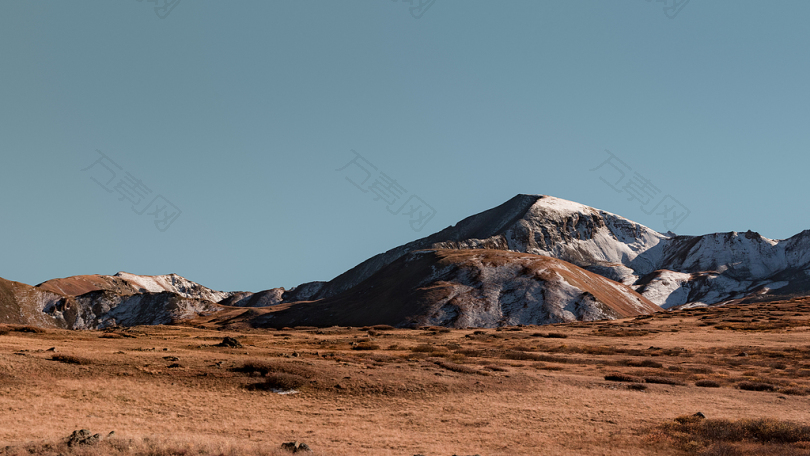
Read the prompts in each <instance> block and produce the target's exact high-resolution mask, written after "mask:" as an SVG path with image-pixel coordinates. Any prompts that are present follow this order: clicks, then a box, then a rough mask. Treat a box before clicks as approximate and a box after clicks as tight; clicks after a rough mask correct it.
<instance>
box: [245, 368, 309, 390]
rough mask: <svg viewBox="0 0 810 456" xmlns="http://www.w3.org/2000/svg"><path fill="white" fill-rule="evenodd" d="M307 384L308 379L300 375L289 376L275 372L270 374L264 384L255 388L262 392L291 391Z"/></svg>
mask: <svg viewBox="0 0 810 456" xmlns="http://www.w3.org/2000/svg"><path fill="white" fill-rule="evenodd" d="M306 384H307V379H305V378H304V377H302V376H300V375H295V374H288V373H286V372H274V373H271V374H269V375H268V376H267V377H266V378H265V379H264V382H263V383H259V384H257V385H254V388H256V389H261V390H283V391H289V390H294V389H297V388H301V387H302V386H304V385H306Z"/></svg>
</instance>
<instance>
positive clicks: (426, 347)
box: [411, 344, 447, 353]
mask: <svg viewBox="0 0 810 456" xmlns="http://www.w3.org/2000/svg"><path fill="white" fill-rule="evenodd" d="M411 351H412V352H414V353H441V352H446V351H447V348H445V347H439V346H436V345H430V344H420V345H417V346H416V347H411Z"/></svg>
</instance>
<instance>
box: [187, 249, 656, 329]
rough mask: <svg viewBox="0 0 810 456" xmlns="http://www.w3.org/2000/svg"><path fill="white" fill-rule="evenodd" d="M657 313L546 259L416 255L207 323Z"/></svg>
mask: <svg viewBox="0 0 810 456" xmlns="http://www.w3.org/2000/svg"><path fill="white" fill-rule="evenodd" d="M660 310H661V308H660V307H658V306H656V305H655V304H653V303H651V302H650V301H648V300H647V299H645V298H643V297H642V296H640V295H639V294H637V293H636V292H635V291H633V290H632V289H631V288H630V287H628V286H626V285H623V284H619V283H616V282H614V281H612V280H609V279H606V278H605V277H602V276H600V275H597V274H594V273H591V272H588V271H586V270H584V269H581V268H579V267H577V266H574V265H572V264H570V263H567V262H565V261H562V260H558V259H556V258H551V257H547V256H538V255H532V254H523V253H517V252H508V251H503V250H483V249H479V250H467V249H465V250H458V249H443V250H419V251H414V252H410V253H408V254H406V255H404V256H403V257H401V258H399V259H397V260H396V261H394V262H392V263H391V264H389V265H387V266H385V267H383V268H382V269H380V270H379V271H377V272H376V273H374V274H372V276H371V277H369V278H368V279H366V280H364V281H362V282H361V283H360V284H358V285H357V286H355V287H353V288H352V289H350V290H347V291H345V292H343V293H339V294H338V295H336V296H334V297H331V298H324V299H320V300H316V301H307V302H296V303H291V304H286V305H285V304H282V305H277V306H274V307H271V308H264V309H261V310H257V309H251V310H248V311H244V310H242V311H239V310H237V309H231V312H226V313H222V314H214V315H213V316H211V317H210V318H203V319H198V320H196V321H197V322H202V321H204V322H205V323H209V324H210V323H222V324H227V325H236V326H239V325H248V326H254V327H268V326H269V327H277V328H282V327H285V326H296V325H305V326H306V325H310V326H330V325H344V326H363V325H373V324H389V325H393V326H400V327H401V326H423V325H436V326H447V327H456V328H464V327H480V328H492V327H498V326H503V325H518V324H532V325H542V324H549V323H561V322H569V321H577V320H579V321H593V320H603V319H616V318H625V317H630V316H635V315H640V314H650V313H653V312H656V311H660Z"/></svg>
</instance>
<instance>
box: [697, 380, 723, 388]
mask: <svg viewBox="0 0 810 456" xmlns="http://www.w3.org/2000/svg"><path fill="white" fill-rule="evenodd" d="M695 386H699V387H701V388H720V382H717V381H714V380H698V381H696V382H695Z"/></svg>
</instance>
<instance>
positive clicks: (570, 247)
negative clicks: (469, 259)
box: [283, 195, 810, 308]
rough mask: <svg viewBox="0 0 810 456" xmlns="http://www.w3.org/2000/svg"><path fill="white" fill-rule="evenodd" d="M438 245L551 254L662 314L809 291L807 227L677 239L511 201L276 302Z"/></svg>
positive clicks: (336, 285)
mask: <svg viewBox="0 0 810 456" xmlns="http://www.w3.org/2000/svg"><path fill="white" fill-rule="evenodd" d="M437 248H439V249H441V248H452V249H500V250H511V251H515V252H523V253H531V254H535V255H543V256H551V257H554V258H558V259H561V260H565V261H568V262H570V263H573V264H575V265H577V266H580V267H583V268H585V269H588V270H589V271H591V272H594V273H597V274H600V275H602V276H604V277H607V278H610V279H613V280H615V281H618V282H622V283H624V284H627V285H630V286H633V287H634V288H636V289H637V290H638V291H639V292H640V293H641V294H642V295H643V296H645V297H646V298H648V299H649V300H650V301H652V302H653V303H655V304H657V305H660V306H662V307H665V308H669V307H674V306H680V305H703V304H709V305H711V304H718V303H722V302H727V301H732V300H736V301H739V300H761V299H770V298H776V297H778V298H784V297H791V296H796V295H802V294H810V230H809V231H804V232H802V233H799V234H797V235H796V236H793V237H791V238H790V239H785V240H779V241H777V240H772V239H767V238H764V237H762V236H760V235H759V234H757V233H753V232H750V231H749V232H747V233H737V232H730V233H716V234H708V235H703V236H677V235H675V234H673V233H667V234H662V233H658V232H656V231H655V230H652V229H650V228H647V227H646V226H644V225H641V224H638V223H635V222H633V221H631V220H628V219H626V218H624V217H621V216H619V215H616V214H612V213H610V212H607V211H603V210H599V209H594V208H592V207H588V206H585V205H582V204H579V203H575V202H571V201H566V200H562V199H559V198H554V197H551V196H543V195H518V196H516V197H514V198H512V199H511V200H509V201H507V202H506V203H504V204H502V205H500V206H498V207H496V208H494V209H490V210H487V211H484V212H482V213H480V214H476V215H473V216H471V217H468V218H466V219H464V220H462V221H461V222H459V223H458V224H456V225H455V226H452V227H448V228H446V229H444V230H442V231H440V232H438V233H435V234H433V235H430V236H428V237H425V238H422V239H419V240H416V241H413V242H411V243H408V244H405V245H403V246H400V247H396V248H394V249H391V250H389V251H387V252H385V253H382V254H379V255H376V256H374V257H372V258H370V259H368V260H366V261H364V262H363V263H361V264H359V265H357V266H356V267H354V268H352V269H351V270H349V271H347V272H345V273H344V274H341V275H340V276H338V277H336V278H335V279H333V280H331V281H329V282H326V283H324V282H319V283H315V284H312V285H311V286H310V288H309V289H310V290H311V291H313V293H312V294H311V295H305V296H291V298H292V299H286V297H285V299H283V301H287V302H289V301H292V300H297V299H310V300H312V299H321V298H328V297H332V296H335V295H336V294H338V293H341V292H343V291H345V290H348V289H351V288H352V287H353V286H355V285H357V284H358V283H360V282H361V281H362V280H364V279H366V278H368V277H370V276H371V275H372V274H374V273H375V272H376V271H378V270H380V269H381V268H382V267H384V266H386V265H388V264H391V263H392V262H393V261H395V260H396V259H398V258H400V257H402V256H404V255H405V254H407V253H408V252H411V251H414V250H419V249H437ZM308 285H309V284H308Z"/></svg>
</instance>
